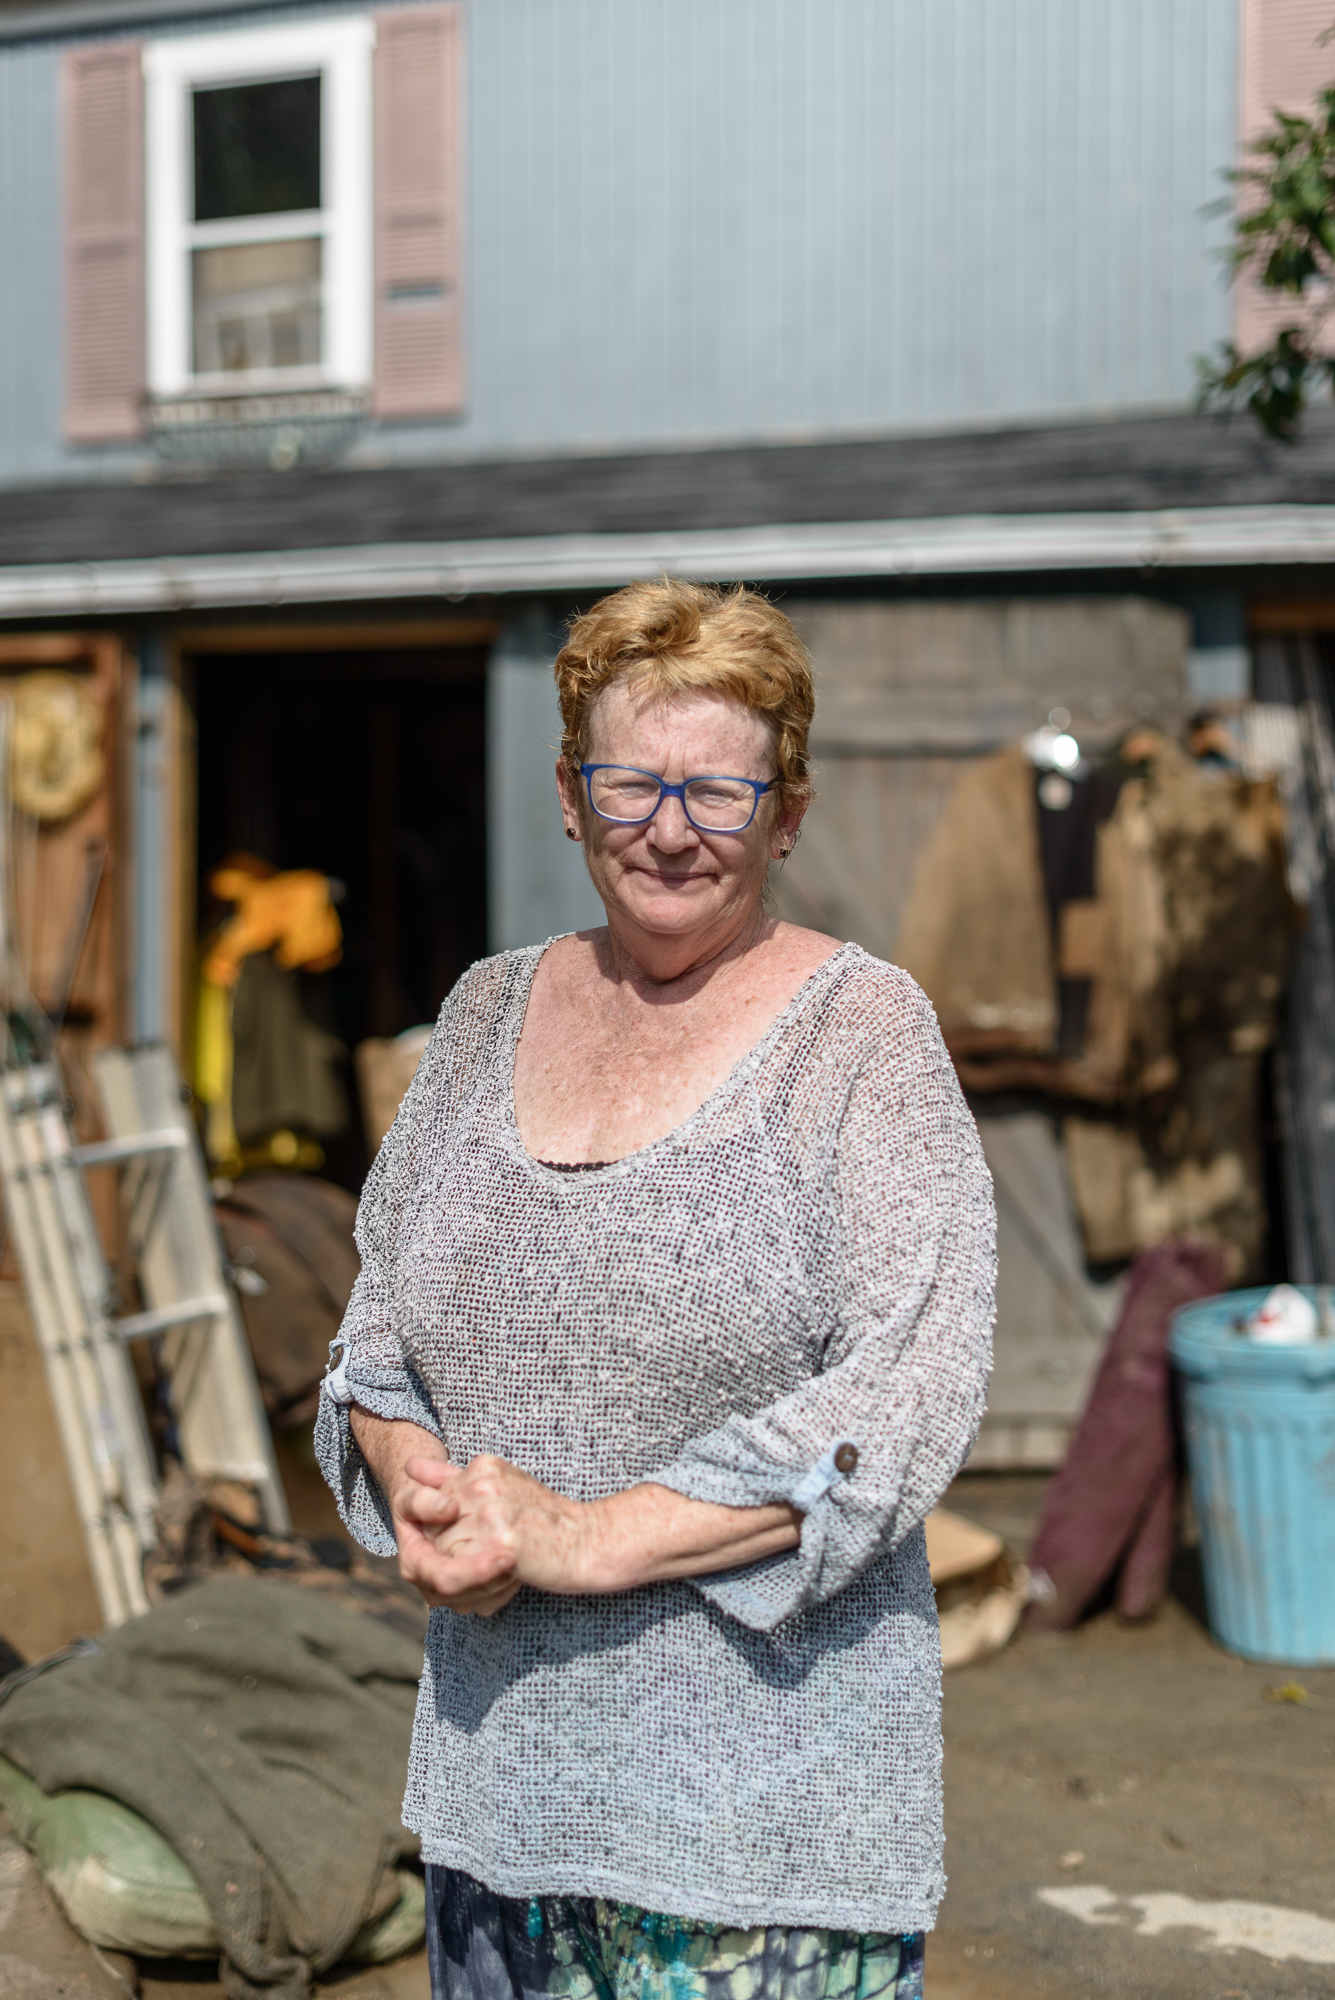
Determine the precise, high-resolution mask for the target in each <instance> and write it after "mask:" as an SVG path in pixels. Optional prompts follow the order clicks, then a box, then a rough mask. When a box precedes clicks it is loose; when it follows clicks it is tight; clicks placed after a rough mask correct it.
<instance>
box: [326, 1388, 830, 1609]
mask: <svg viewBox="0 0 1335 2000" xmlns="http://www.w3.org/2000/svg"><path fill="white" fill-rule="evenodd" d="M349 1423H350V1425H351V1428H352V1434H353V1437H354V1438H355V1439H356V1441H357V1444H358V1445H359V1446H360V1448H361V1452H362V1456H363V1457H364V1458H365V1460H366V1463H367V1465H368V1466H369V1468H370V1470H371V1472H372V1474H373V1475H374V1477H375V1479H376V1481H377V1483H378V1485H379V1487H380V1490H381V1492H382V1493H383V1494H384V1496H385V1499H386V1501H387V1503H388V1505H389V1509H390V1515H391V1518H392V1520H393V1524H394V1533H395V1537H396V1539H397V1541H398V1545H399V1559H400V1567H401V1569H402V1571H403V1574H404V1575H405V1576H406V1577H407V1578H408V1579H409V1581H410V1582H412V1583H414V1584H416V1586H417V1588H418V1589H419V1590H420V1591H421V1592H422V1594H423V1596H424V1597H426V1599H427V1600H428V1602H429V1603H433V1604H448V1605H451V1606H452V1607H453V1608H454V1609H456V1610H460V1611H478V1612H482V1613H483V1614H484V1615H485V1614H487V1613H489V1612H491V1611H494V1610H499V1609H500V1608H501V1607H502V1605H503V1604H505V1603H508V1601H509V1599H510V1597H512V1596H513V1594H514V1592H515V1591H516V1590H518V1589H519V1587H520V1585H521V1584H525V1583H527V1584H529V1585H531V1586H532V1587H533V1588H534V1589H536V1590H548V1591H552V1592H554V1593H558V1594H560V1595H562V1596H595V1595H603V1594H605V1593H607V1592H610V1591H615V1590H633V1589H634V1588H635V1587H636V1586H637V1585H638V1584H644V1583H658V1582H663V1581H666V1580H667V1579H669V1578H672V1577H687V1576H707V1575H710V1574H711V1573H713V1572H714V1571H717V1570H723V1569H735V1568H737V1567H739V1566H741V1565H743V1564H745V1563H752V1562H759V1561H760V1560H761V1559H762V1558H763V1557H764V1556H770V1555H778V1554H781V1553H782V1552H783V1551H784V1550H786V1549H793V1548H796V1547H797V1544H798V1542H799V1540H800V1539H801V1531H802V1517H801V1515H800V1514H799V1513H798V1512H797V1511H796V1509H795V1508H792V1507H786V1506H776V1507H718V1506H715V1505H713V1504H712V1503H710V1502H707V1501H703V1500H687V1499H684V1498H683V1497H682V1495H681V1494H679V1493H674V1492H672V1490H671V1489H670V1488H669V1487H666V1486H656V1485H654V1484H652V1483H651V1482H649V1483H644V1484H641V1485H639V1486H632V1487H629V1488H627V1489H626V1491H625V1492H622V1493H614V1494H610V1495H609V1496H608V1497H607V1498H606V1499H604V1500H592V1501H584V1502H581V1501H578V1500H568V1499H566V1498H565V1497H564V1496H563V1495H562V1494H559V1493H553V1492H552V1491H551V1489H550V1488H549V1487H546V1486H543V1485H542V1484H541V1483H540V1482H539V1481H538V1480H536V1479H533V1478H531V1477H530V1475H529V1474H528V1473H526V1472H521V1471H520V1470H519V1468H518V1467H517V1466H514V1465H510V1464H508V1463H507V1462H506V1461H505V1460H504V1459H499V1458H489V1457H482V1458H475V1459H473V1460H472V1461H471V1462H470V1463H469V1464H468V1465H467V1466H463V1467H460V1466H455V1465H452V1464H451V1463H450V1458H449V1454H448V1452H447V1451H446V1449H445V1446H444V1445H443V1444H442V1443H441V1440H440V1439H439V1438H438V1437H436V1436H435V1435H434V1433H433V1432H431V1431H427V1430H423V1429H422V1428H421V1427H420V1426H419V1425H417V1424H411V1423H402V1422H398V1421H393V1422H390V1421H387V1420H386V1419H384V1418H383V1417H374V1416H372V1415H371V1414H370V1413H369V1411H367V1410H363V1409H359V1408H358V1407H356V1406H355V1405H354V1407H353V1408H352V1410H351V1411H350V1412H349Z"/></svg>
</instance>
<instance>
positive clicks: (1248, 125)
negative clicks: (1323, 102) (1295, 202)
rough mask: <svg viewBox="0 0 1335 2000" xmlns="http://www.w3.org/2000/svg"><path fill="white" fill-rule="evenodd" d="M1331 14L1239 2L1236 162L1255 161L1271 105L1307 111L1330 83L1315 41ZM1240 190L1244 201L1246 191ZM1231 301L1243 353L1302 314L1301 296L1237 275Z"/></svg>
mask: <svg viewBox="0 0 1335 2000" xmlns="http://www.w3.org/2000/svg"><path fill="white" fill-rule="evenodd" d="M1332 20H1335V8H1332V7H1331V5H1330V0H1243V14H1242V79H1241V81H1242V92H1241V104H1240V106H1239V119H1240V125H1241V134H1242V145H1241V148H1240V155H1241V156H1240V159H1239V165H1241V166H1252V165H1254V164H1256V162H1254V161H1253V159H1252V158H1251V157H1250V156H1249V155H1248V153H1247V151H1246V148H1247V147H1248V146H1249V145H1250V144H1251V142H1252V141H1253V140H1255V139H1257V138H1259V137H1260V136H1261V135H1262V133H1264V132H1265V131H1266V130H1267V129H1268V128H1269V127H1270V125H1271V124H1273V122H1274V118H1273V114H1274V112H1275V111H1276V110H1279V111H1296V112H1300V113H1302V114H1304V115H1305V116H1310V115H1311V113H1312V111H1313V110H1314V109H1315V106H1316V94H1317V92H1318V90H1320V89H1322V88H1323V86H1324V85H1326V84H1330V83H1335V42H1324V43H1323V42H1322V40H1321V38H1322V36H1323V35H1325V34H1326V32H1327V31H1328V29H1329V28H1330V26H1331V23H1332ZM1240 192H1241V198H1242V200H1243V202H1244V203H1245V202H1246V200H1247V199H1248V196H1247V191H1246V189H1245V188H1244V189H1242V190H1241V191H1240ZM1233 300H1234V304H1233V338H1234V340H1235V341H1236V342H1237V345H1238V346H1239V348H1241V350H1242V352H1243V353H1244V354H1252V353H1256V352H1258V351H1259V350H1260V349H1261V348H1263V347H1267V346H1268V345H1269V344H1270V342H1271V341H1272V340H1273V339H1274V338H1275V336H1276V334H1277V333H1278V332H1279V331H1280V329H1281V327H1285V326H1297V325H1300V324H1301V323H1302V321H1303V319H1304V318H1305V317H1306V312H1305V309H1304V307H1303V306H1302V304H1301V303H1300V301H1299V300H1297V299H1294V298H1291V297H1290V296H1289V295H1288V294H1287V293H1276V292H1266V291H1263V290H1262V289H1261V287H1260V286H1259V285H1258V284H1257V283H1256V281H1255V280H1254V279H1253V278H1250V277H1242V278H1239V279H1238V282H1237V285H1236V287H1235V289H1234V294H1233ZM1332 342H1335V327H1332V328H1328V329H1327V333H1326V337H1325V338H1324V339H1323V341H1322V343H1321V345H1322V347H1323V349H1324V350H1326V351H1329V350H1330V348H1331V345H1332Z"/></svg>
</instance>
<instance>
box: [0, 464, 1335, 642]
mask: <svg viewBox="0 0 1335 2000" xmlns="http://www.w3.org/2000/svg"><path fill="white" fill-rule="evenodd" d="M113 504H114V501H113V499H112V497H111V496H110V495H108V505H113ZM1290 563H1292V564H1304V563H1333V564H1335V506H1311V507H1303V506H1290V505H1282V506H1273V507H1197V508H1183V509H1178V510H1165V511H1162V512H1153V513H1151V512H1141V513H1107V514H973V515H961V516H957V517H952V518H948V519H943V520H933V521H859V522H854V523H851V524H848V523H835V524H831V525H828V526H816V527H763V528H726V529H710V530H701V531H699V532H695V533H689V534H628V535H535V536H527V537H516V538H513V539H510V540H496V541H462V542H460V541H456V542H389V543H381V544H378V545H376V544H372V545H368V546H361V547H351V548H327V549H297V550H282V551H276V552H272V553H264V552H260V553H257V554H254V555H228V556H162V557H158V558H153V559H149V560H135V561H130V562H90V563H59V564H55V563H53V564H50V565H36V564H34V565H31V566H21V565H13V566H9V567H6V566H3V565H0V618H5V619H14V618H51V617H70V616H77V615H88V614H90V613H100V614H114V613H120V614H127V613H138V612H153V611H185V610H208V609H217V610H221V609H224V608H226V607H228V606H252V607H254V606H266V605H269V606H272V605H278V604H330V603H339V602H352V601H356V600H363V601H364V600H367V599H371V598H408V597H438V596H444V597H448V598H452V599H457V598H461V597H466V596H470V595H473V594H475V593H487V594H490V593H504V592H507V591H553V590H603V589H608V588H611V587H614V586H616V585H618V584H622V583H629V582H631V581H632V580H633V579H634V578H635V577H640V576H653V575H656V574H658V573H659V572H662V571H666V572H667V573H668V574H669V575H679V576H690V577H696V578H699V579H701V580H702V581H725V582H726V581H731V580H732V579H734V578H739V577H740V578H748V579H754V580H757V581H761V580H777V579H780V578H783V579H788V578H792V579H799V578H803V579H814V578H818V577H854V576H886V577H913V576H924V577H926V576H950V575H963V574H968V573H973V574H980V573H986V572H989V571H991V572H998V571H1010V570H1015V571H1020V570H1062V569H1066V570H1081V569H1088V570H1098V569H1117V570H1138V569H1155V568H1164V569H1180V568H1186V569H1191V568H1203V567H1208V568H1235V567H1240V568H1248V567H1252V566H1256V565H1272V564H1290Z"/></svg>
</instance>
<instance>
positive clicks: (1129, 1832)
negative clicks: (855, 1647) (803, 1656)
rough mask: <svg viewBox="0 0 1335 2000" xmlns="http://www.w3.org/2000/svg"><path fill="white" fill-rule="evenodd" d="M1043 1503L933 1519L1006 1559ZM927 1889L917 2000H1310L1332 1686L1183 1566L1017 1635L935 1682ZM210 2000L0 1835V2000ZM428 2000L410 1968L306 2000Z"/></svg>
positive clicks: (1000, 1499) (1329, 1675)
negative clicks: (102, 1935) (99, 1944)
mask: <svg viewBox="0 0 1335 2000" xmlns="http://www.w3.org/2000/svg"><path fill="white" fill-rule="evenodd" d="M1045 1484H1046V1482H1045V1480H1043V1479H1041V1478H1035V1477H1025V1476H1020V1475H1014V1474H1010V1475H1004V1474H997V1475H975V1476H969V1475H966V1476H965V1477H964V1478H963V1479H961V1480H959V1481H958V1482H957V1483H956V1485H955V1487H954V1489H953V1490H952V1492H951V1494H950V1495H949V1496H948V1499H949V1504H950V1505H951V1506H953V1507H955V1508H957V1509H958V1510H959V1511H960V1512H961V1513H964V1514H967V1515H968V1516H970V1517H971V1518H972V1519H974V1520H976V1521H980V1522H981V1523H983V1525H985V1526H988V1527H994V1528H996V1529H997V1531H998V1532H999V1533H1001V1534H1002V1535H1003V1536H1004V1537H1005V1538H1006V1539H1007V1541H1008V1542H1009V1543H1010V1545H1011V1547H1012V1548H1013V1549H1014V1550H1015V1551H1016V1552H1017V1553H1020V1552H1022V1551H1023V1549H1024V1548H1025V1547H1026V1546H1027V1544H1028V1540H1029V1536H1030V1533H1031V1531H1032V1527H1033V1524H1034V1521H1035V1520H1036V1518H1037V1513H1038V1509H1039V1507H1040V1506H1041V1502H1042V1495H1043V1491H1044V1487H1045ZM945 1739H946V1828H947V1849H946V1865H947V1870H948V1873H949V1878H950V1880H949V1888H948V1890H947V1894H946V1898H945V1902H944V1903H943V1905H942V1908H941V1913H940V1919H939V1922H938V1926H937V1929H936V1931H935V1932H934V1933H933V1935H932V1937H931V1939H930V1941H929V1944H928V1954H927V2000H1046V1996H1051V2000H1103V1996H1115V2000H1170V1996H1171V2000H1179V1996H1180V2000H1331V1996H1332V1995H1335V1867H1333V1866H1332V1862H1335V1837H1333V1834H1332V1814H1331V1808H1332V1805H1333V1804H1335V1670H1320V1671H1312V1670H1299V1669H1294V1668H1285V1667H1275V1666H1258V1665H1253V1664H1248V1663H1244V1662H1242V1661H1239V1660H1235V1659H1232V1658H1230V1657H1229V1655H1227V1654H1226V1653H1224V1652H1223V1651H1222V1650H1221V1649H1220V1648H1219V1647H1217V1646H1216V1645H1215V1644H1214V1642H1213V1641H1212V1640H1211V1638H1210V1636H1209V1633H1208V1631H1207V1629H1206V1627H1205V1625H1204V1622H1203V1617H1202V1602H1201V1594H1200V1579H1199V1569H1198V1566H1197V1564H1196V1560H1195V1554H1194V1551H1193V1550H1191V1549H1187V1550H1184V1551H1183V1553H1182V1556H1181V1558H1180V1560H1179V1563H1178V1566H1177V1571H1176V1573H1175V1578H1174V1594H1173V1596H1172V1598H1171V1599H1170V1601H1169V1602H1168V1604H1167V1605H1165V1607H1164V1609H1163V1610H1162V1611H1161V1612H1160V1614H1159V1615H1158V1616H1157V1617H1156V1618H1154V1619H1153V1620H1151V1621H1150V1622H1148V1623H1147V1624H1144V1625H1139V1626H1128V1625H1125V1624H1123V1623H1122V1622H1121V1621H1120V1620H1119V1619H1118V1618H1117V1617H1116V1616H1115V1615H1114V1614H1113V1613H1111V1612H1108V1613H1103V1614H1100V1615H1098V1616H1096V1617H1094V1618H1092V1619H1091V1620H1090V1621H1089V1622H1088V1623H1086V1624H1085V1625H1083V1626H1081V1627H1080V1629H1079V1630H1078V1631H1075V1632H1072V1633H1050V1634H1033V1633H1023V1632H1022V1633H1021V1634H1020V1635H1019V1637H1018V1638H1017V1639H1016V1640H1015V1641H1014V1642H1013V1643H1012V1645H1011V1646H1010V1647H1009V1648H1008V1649H1007V1650H1006V1651H1005V1652H1004V1653H1002V1654H1001V1655H999V1656H998V1657H997V1658H995V1659H993V1660H991V1661H988V1662H986V1663H984V1664H982V1665H979V1666H973V1667H966V1668H961V1669H959V1670H958V1671H956V1672H954V1673H952V1674H950V1675H948V1676H947V1680H946V1693H945ZM136 1980H137V1981H138V1985H139V1990H140V1993H141V1995H142V2000H221V1992H222V1989H221V1987H220V1986H219V1985H218V1983H217V1978H216V1968H215V1967H213V1966H212V1965H200V1966H187V1965H182V1964H174V1965H173V1964H162V1963H159V1964H157V1965H153V1964H151V1963H147V1962H145V1963H143V1964H141V1965H140V1966H139V1967H138V1968H135V1967H134V1966H132V1965H130V1964H128V1963H126V1962H120V1961H116V1960H114V1959H112V1958H111V1957H110V1956H109V1955H108V1954H104V1953H102V1954H99V1953H95V1952H94V1951H93V1950H92V1948H91V1947H90V1946H88V1945H87V1944H85V1943H84V1941H83V1940H82V1939H80V1938H79V1937H77V1936H76V1935H75V1933H74V1932H73V1931H72V1930H70V1928H69V1926H68V1925H67V1924H66V1923H65V1920H64V1918H63V1917H62V1916H61V1914H60V1912H59V1910H58V1908H57V1907H56V1905H55V1903H54V1902H53V1900H52V1898H51V1897H50V1895H49V1893H48V1892H47V1890H46V1888H45V1886H44V1885H43V1883H42V1882H41V1879H40V1877H39V1876H38V1875H37V1872H36V1870H35V1869H34V1867H33V1865H32V1863H31V1861H30V1860H29V1858H28V1857H27V1855H26V1854H25V1852H24V1851H23V1849H22V1848H20V1847H18V1845H17V1843H16V1842H14V1841H13V1839H12V1837H8V1836H6V1835H5V1834H4V1831H3V1822H2V1821H0V2000H66V1996H78V2000H127V1987H128V1988H129V1989H133V1988H134V1986H135V1984H136ZM318 1993H319V1995H321V1996H326V1995H327V1996H329V2000H429V1982H428V1980H427V1973H426V1959H425V1954H424V1953H421V1952H419V1953H416V1954H414V1955H413V1956H412V1957H410V1958H407V1959H403V1960H400V1961H399V1962H398V1964H396V1965H393V1966H386V1967H379V1968H375V1969H368V1970H363V1971H353V1972H349V1973H347V1974H346V1975H342V1976H339V1977H336V1978H333V1979H331V1980H328V1981H326V1982H324V1983H322V1985H321V1986H320V1987H319V1989H318Z"/></svg>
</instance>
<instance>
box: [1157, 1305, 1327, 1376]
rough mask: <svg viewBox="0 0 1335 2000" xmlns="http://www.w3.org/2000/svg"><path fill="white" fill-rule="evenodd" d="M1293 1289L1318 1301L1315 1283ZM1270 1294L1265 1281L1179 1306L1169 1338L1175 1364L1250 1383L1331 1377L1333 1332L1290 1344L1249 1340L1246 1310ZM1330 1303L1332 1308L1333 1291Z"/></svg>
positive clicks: (1200, 1373)
mask: <svg viewBox="0 0 1335 2000" xmlns="http://www.w3.org/2000/svg"><path fill="white" fill-rule="evenodd" d="M1297 1289H1298V1290H1299V1291H1300V1292H1303V1293H1305V1294H1306V1296H1307V1297H1308V1298H1309V1299H1311V1301H1312V1303H1313V1305H1315V1304H1316V1303H1317V1296H1316V1287H1315V1285H1299V1286H1298V1288H1297ZM1269 1293H1270V1287H1269V1285H1259V1286H1256V1287H1254V1288H1253V1289H1252V1290H1250V1291H1245V1292H1220V1293H1219V1295H1218V1296H1217V1297H1216V1298H1213V1299H1198V1300H1197V1301H1196V1303H1195V1304H1194V1305H1189V1306H1181V1307H1179V1309H1178V1311H1177V1312H1175V1313H1174V1314H1173V1323H1172V1330H1171V1332H1170V1334H1169V1338H1168V1352H1169V1354H1170V1355H1171V1356H1172V1360H1173V1366H1174V1367H1175V1368H1177V1369H1179V1370H1180V1371H1181V1373H1182V1374H1183V1375H1193V1376H1196V1377H1197V1378H1198V1379H1200V1380H1202V1381H1210V1380H1212V1379H1213V1378H1214V1377H1216V1376H1220V1375H1227V1376H1230V1377H1232V1378H1234V1379H1239V1378H1241V1379H1248V1380H1251V1381H1254V1382H1255V1381H1271V1382H1273V1381H1275V1380H1277V1379H1287V1380H1288V1381H1290V1382H1293V1381H1303V1380H1306V1381H1308V1382H1322V1381H1325V1380H1327V1379H1328V1378H1330V1377H1331V1376H1335V1334H1326V1335H1324V1336H1322V1335H1320V1334H1319V1335H1318V1336H1317V1338H1316V1339H1315V1340H1312V1341H1307V1342H1306V1343H1303V1344H1295V1345H1294V1346H1292V1347H1286V1346H1278V1345H1271V1344H1270V1343H1268V1342H1266V1341H1257V1340H1249V1339H1248V1337H1247V1318H1248V1315H1249V1314H1250V1313H1253V1312H1255V1310H1256V1308H1257V1306H1259V1305H1260V1304H1261V1301H1262V1300H1263V1299H1265V1298H1267V1297H1268V1296H1269ZM1331 1308H1332V1311H1335V1291H1332V1297H1331Z"/></svg>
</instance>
